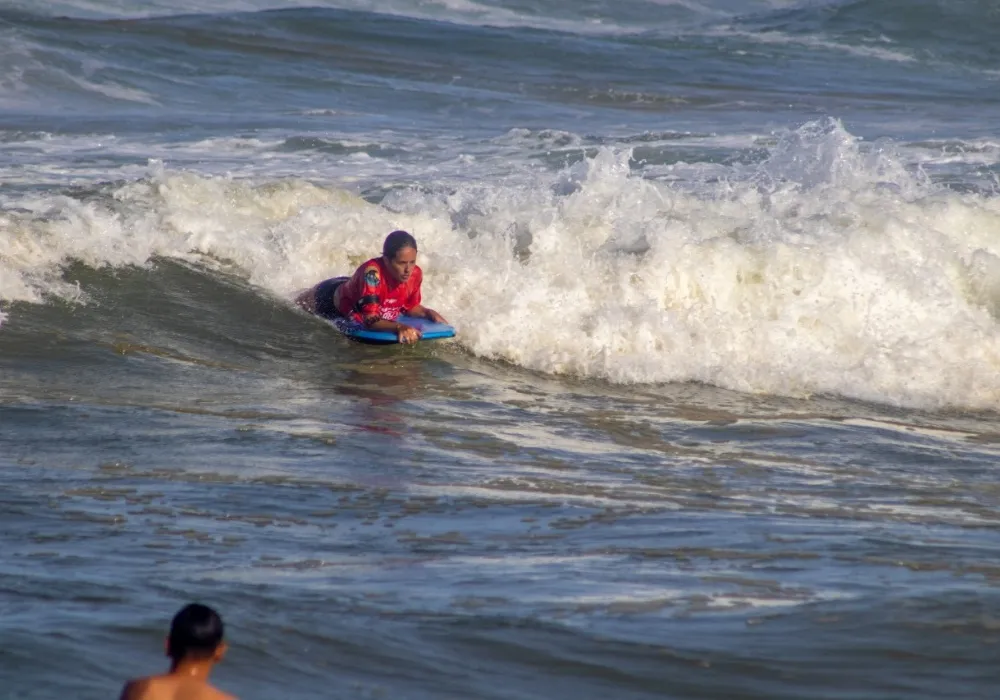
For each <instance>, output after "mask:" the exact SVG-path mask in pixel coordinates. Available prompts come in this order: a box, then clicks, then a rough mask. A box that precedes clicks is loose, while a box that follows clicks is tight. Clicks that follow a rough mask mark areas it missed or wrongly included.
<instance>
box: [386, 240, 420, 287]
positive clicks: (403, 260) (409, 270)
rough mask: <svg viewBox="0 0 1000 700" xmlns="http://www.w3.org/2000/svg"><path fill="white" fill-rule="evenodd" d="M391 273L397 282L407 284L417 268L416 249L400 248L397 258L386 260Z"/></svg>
mask: <svg viewBox="0 0 1000 700" xmlns="http://www.w3.org/2000/svg"><path fill="white" fill-rule="evenodd" d="M386 262H387V263H388V268H389V272H390V273H391V274H392V276H393V277H394V278H396V281H397V282H406V281H407V280H408V279H410V275H412V274H413V268H414V267H416V266H417V250H416V248H400V249H399V250H397V251H396V256H395V257H394V258H392V259H388V258H387V259H386Z"/></svg>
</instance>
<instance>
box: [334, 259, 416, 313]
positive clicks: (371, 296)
mask: <svg viewBox="0 0 1000 700" xmlns="http://www.w3.org/2000/svg"><path fill="white" fill-rule="evenodd" d="M423 277H424V275H423V273H422V272H420V268H419V267H417V266H414V267H413V272H412V273H410V279H408V280H407V281H406V282H405V283H403V282H397V281H396V279H395V278H394V277H393V276H392V275H391V274H390V273H389V270H387V269H386V266H385V263H384V262H383V261H382V258H372V259H371V260H369V261H368V262H366V263H365V264H364V265H362V266H361V267H359V268H358V269H357V270H355V271H354V274H353V275H351V279H349V280H348V281H346V282H344V284H343V286H341V288H340V304H339V305H338V306H337V310H338V311H339V312H340V314H341V315H342V316H343V317H344V318H349V319H351V320H353V321H357V322H359V323H366V322H367V323H373V322H375V321H377V320H379V319H385V320H387V321H395V320H396V317H397V316H399V315H400V314H401V313H406V312H407V311H409V310H410V309H412V308H413V307H415V306H419V305H420V282H421V281H422V280H423Z"/></svg>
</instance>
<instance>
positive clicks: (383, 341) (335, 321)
mask: <svg viewBox="0 0 1000 700" xmlns="http://www.w3.org/2000/svg"><path fill="white" fill-rule="evenodd" d="M324 318H326V317H324ZM326 320H327V321H329V322H330V324H331V325H333V327H334V328H336V329H337V330H338V331H340V332H341V333H343V334H344V335H346V336H347V337H348V338H350V339H351V340H357V341H359V342H362V343H372V344H375V345H390V344H392V343H398V342H399V340H397V339H396V334H395V333H394V332H393V331H372V330H368V329H367V328H365V327H364V326H363V325H362V324H360V323H356V322H355V321H351V320H349V319H346V318H326ZM396 320H397V321H399V322H400V323H402V324H404V325H406V326H410V327H411V328H416V329H417V330H418V331H420V339H421V340H438V339H440V338H452V337H454V336H455V328H454V327H453V326H449V325H448V324H447V323H434V322H433V321H430V320H428V319H426V318H414V317H412V316H400V317H399V318H397V319H396Z"/></svg>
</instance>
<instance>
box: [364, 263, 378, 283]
mask: <svg viewBox="0 0 1000 700" xmlns="http://www.w3.org/2000/svg"><path fill="white" fill-rule="evenodd" d="M378 283H379V276H378V268H377V267H369V268H368V269H367V270H365V284H367V285H368V286H369V287H377V286H378Z"/></svg>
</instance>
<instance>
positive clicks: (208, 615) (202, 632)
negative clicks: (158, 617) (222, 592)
mask: <svg viewBox="0 0 1000 700" xmlns="http://www.w3.org/2000/svg"><path fill="white" fill-rule="evenodd" d="M222 633H223V629H222V618H221V617H219V613H217V612H215V611H214V610H212V608H210V607H208V606H207V605H200V604H198V603H191V604H190V605H186V606H184V607H183V608H181V611H180V612H178V613H177V614H176V615H174V619H173V621H172V622H171V623H170V636H169V637H167V656H169V657H170V658H171V659H173V660H174V661H180V660H181V659H184V658H196V659H204V658H208V657H209V656H211V655H212V654H214V653H215V650H216V649H218V648H219V645H220V644H221V643H222Z"/></svg>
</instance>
